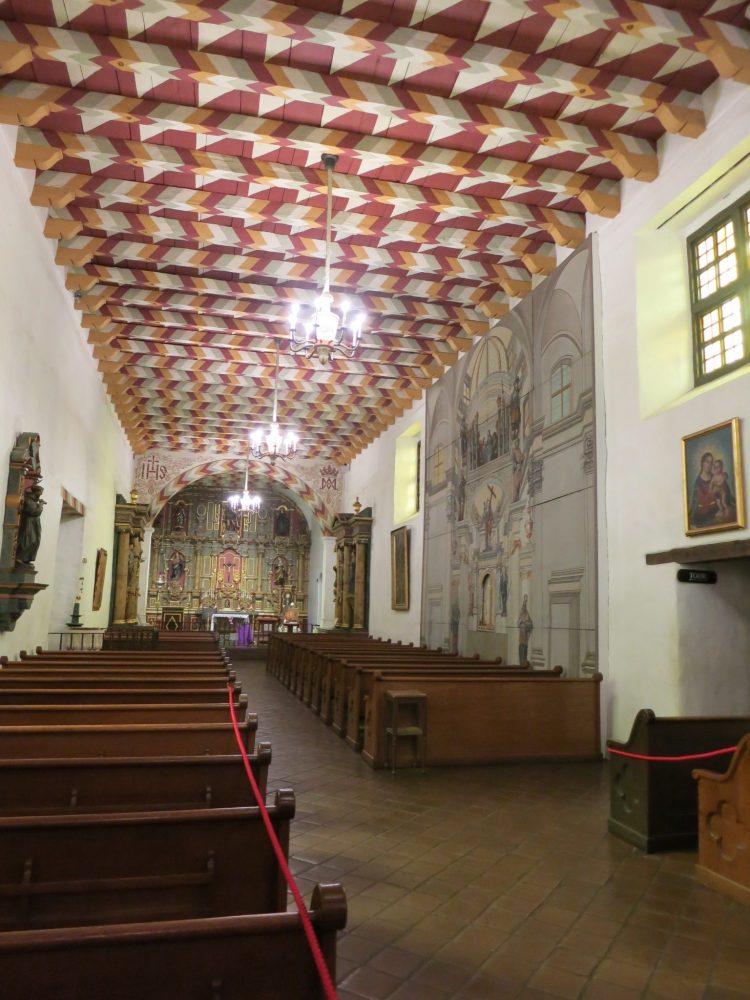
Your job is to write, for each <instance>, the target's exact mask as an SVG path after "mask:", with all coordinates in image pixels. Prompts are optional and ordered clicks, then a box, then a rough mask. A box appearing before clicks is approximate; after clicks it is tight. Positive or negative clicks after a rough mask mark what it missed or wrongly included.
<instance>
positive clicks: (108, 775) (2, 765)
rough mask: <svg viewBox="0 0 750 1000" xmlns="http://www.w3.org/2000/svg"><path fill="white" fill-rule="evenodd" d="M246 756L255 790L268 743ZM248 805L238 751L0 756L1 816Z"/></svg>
mask: <svg viewBox="0 0 750 1000" xmlns="http://www.w3.org/2000/svg"><path fill="white" fill-rule="evenodd" d="M248 760H249V762H250V767H251V769H252V772H253V775H254V777H255V780H256V782H257V783H258V788H259V790H260V793H261V795H263V796H265V793H266V789H267V787H268V768H269V765H270V763H271V744H270V743H258V745H257V749H256V751H255V752H254V753H251V754H248ZM241 805H254V802H253V796H252V791H251V789H250V786H249V784H248V780H247V775H246V774H245V769H244V765H243V762H242V757H241V756H240V755H239V754H235V755H227V756H221V757H218V756H217V757H205V756H201V757H83V758H65V757H62V758H54V759H51V760H44V759H41V760H0V815H5V816H26V815H36V816H39V815H54V814H57V813H63V814H69V813H80V812H126V811H134V810H148V811H152V810H154V809H199V808H206V807H210V808H224V807H227V806H241Z"/></svg>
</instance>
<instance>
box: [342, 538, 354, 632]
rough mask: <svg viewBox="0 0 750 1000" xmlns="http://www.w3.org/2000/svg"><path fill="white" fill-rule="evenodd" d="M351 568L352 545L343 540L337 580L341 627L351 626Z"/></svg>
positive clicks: (352, 567)
mask: <svg viewBox="0 0 750 1000" xmlns="http://www.w3.org/2000/svg"><path fill="white" fill-rule="evenodd" d="M353 569H354V566H353V565H352V546H351V543H350V542H344V559H343V573H342V576H341V579H340V581H339V584H340V586H339V590H340V591H341V628H351V625H352V605H351V587H350V574H351V572H352V570H353Z"/></svg>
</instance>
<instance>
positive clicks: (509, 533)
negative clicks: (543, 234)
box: [422, 241, 596, 676]
mask: <svg viewBox="0 0 750 1000" xmlns="http://www.w3.org/2000/svg"><path fill="white" fill-rule="evenodd" d="M592 313H593V301H592V251H591V245H590V241H587V242H586V243H585V244H583V246H582V247H581V248H580V249H579V250H578V251H577V252H576V253H575V254H573V255H571V256H570V257H569V258H568V260H567V261H566V262H565V263H564V264H563V265H561V266H560V267H559V268H558V269H557V270H556V271H555V272H554V273H553V274H552V275H551V276H550V277H549V278H548V279H547V280H546V281H544V282H543V283H542V284H541V285H540V286H539V287H538V288H536V289H535V290H534V292H532V294H531V295H530V296H528V297H527V298H526V299H524V301H523V302H522V303H521V304H520V305H519V306H518V307H517V308H516V309H515V310H513V312H511V313H510V314H509V315H508V316H507V317H505V318H504V319H503V321H502V322H501V324H500V325H498V326H497V327H495V328H494V329H493V331H492V332H491V333H490V334H488V335H487V336H486V337H484V338H483V339H482V340H481V342H479V343H478V344H477V345H476V347H475V348H474V349H473V350H472V351H471V352H470V353H468V354H467V355H466V356H465V357H464V358H463V359H462V361H461V362H460V363H459V364H458V365H456V366H455V367H454V368H453V369H452V370H451V371H450V372H449V373H448V374H447V375H446V376H445V377H444V378H442V379H441V380H440V382H439V383H437V384H436V385H435V386H433V388H432V389H430V390H429V391H428V394H427V432H426V440H427V463H426V470H427V471H426V491H425V492H426V499H427V504H426V510H425V548H424V560H425V568H424V587H423V602H424V603H423V609H422V622H423V633H424V634H423V636H422V638H423V641H425V642H427V643H428V644H429V645H430V646H433V647H436V646H442V647H444V648H447V649H452V650H458V651H460V652H462V653H467V654H471V653H475V652H478V653H480V655H482V656H487V657H495V656H502V657H503V659H504V661H505V662H507V663H519V662H525V661H526V660H528V661H529V662H530V663H531V665H532V666H533V667H549V666H554V665H555V664H560V665H561V666H562V667H563V668H564V670H565V672H566V674H568V675H569V676H580V675H585V674H589V673H592V672H593V671H594V670H595V667H596V661H595V651H596V577H595V574H596V503H595V459H594V399H593V395H594V359H593V329H592V326H593V321H592Z"/></svg>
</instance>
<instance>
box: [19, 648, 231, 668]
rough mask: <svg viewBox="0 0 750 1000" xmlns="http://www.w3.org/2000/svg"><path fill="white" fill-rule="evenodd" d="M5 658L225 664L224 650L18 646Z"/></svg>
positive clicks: (77, 661)
mask: <svg viewBox="0 0 750 1000" xmlns="http://www.w3.org/2000/svg"><path fill="white" fill-rule="evenodd" d="M3 660H7V662H8V663H80V664H83V665H87V664H90V663H94V664H95V663H123V662H129V661H133V662H139V663H152V664H158V663H187V664H190V663H207V664H209V665H216V664H219V663H226V662H228V660H229V656H228V654H227V653H225V652H224V650H218V649H217V650H215V651H211V652H206V653H190V652H184V653H167V652H161V651H159V650H153V651H152V652H139V651H138V650H126V649H122V650H108V649H104V650H102V649H95V650H85V651H81V650H54V649H52V650H46V649H41V648H40V647H37V651H36V653H35V654H34V655H33V656H32V655H30V654H29V653H27V652H26V650H24V649H22V650H21V652H20V654H19V658H18V660H8V658H7V657H2V658H0V662H2V661H3Z"/></svg>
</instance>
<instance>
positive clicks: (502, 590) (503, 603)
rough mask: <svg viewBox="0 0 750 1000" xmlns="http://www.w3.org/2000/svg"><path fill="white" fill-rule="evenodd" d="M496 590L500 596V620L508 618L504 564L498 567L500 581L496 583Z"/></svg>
mask: <svg viewBox="0 0 750 1000" xmlns="http://www.w3.org/2000/svg"><path fill="white" fill-rule="evenodd" d="M498 584H499V586H498V590H499V596H500V616H501V618H507V617H508V571H507V570H506V568H505V563H503V564H502V566H501V567H500V579H499V581H498Z"/></svg>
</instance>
